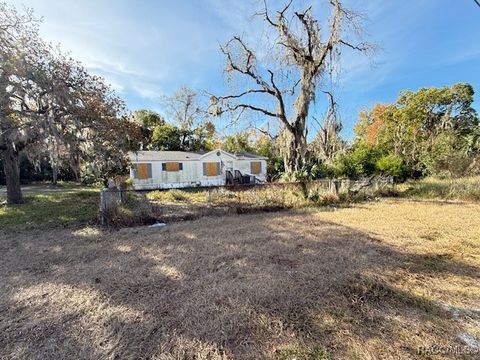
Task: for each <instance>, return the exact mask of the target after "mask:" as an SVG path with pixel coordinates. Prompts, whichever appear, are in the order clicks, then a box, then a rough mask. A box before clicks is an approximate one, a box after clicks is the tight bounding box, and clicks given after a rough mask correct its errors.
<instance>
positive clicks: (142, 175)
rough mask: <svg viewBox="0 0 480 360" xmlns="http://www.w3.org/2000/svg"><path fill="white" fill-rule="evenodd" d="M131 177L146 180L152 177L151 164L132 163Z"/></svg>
mask: <svg viewBox="0 0 480 360" xmlns="http://www.w3.org/2000/svg"><path fill="white" fill-rule="evenodd" d="M133 177H134V178H135V179H140V180H146V179H151V178H152V164H150V163H139V164H134V165H133Z"/></svg>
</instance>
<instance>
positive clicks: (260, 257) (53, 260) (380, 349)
mask: <svg viewBox="0 0 480 360" xmlns="http://www.w3.org/2000/svg"><path fill="white" fill-rule="evenodd" d="M5 244H7V245H5ZM5 244H4V246H3V250H5V254H6V256H5V257H3V258H2V260H1V270H2V273H3V276H2V279H1V280H0V282H1V285H2V289H5V291H3V292H2V294H1V295H0V310H1V312H2V314H3V317H2V319H1V320H0V357H2V356H7V357H8V356H12V357H16V356H15V355H18V354H21V355H22V354H23V355H26V356H25V357H29V358H39V359H40V358H42V359H48V358H52V359H53V358H71V357H75V358H92V359H93V358H151V357H155V356H157V357H159V358H162V359H163V358H165V359H170V358H172V359H178V358H180V359H194V358H201V357H202V356H203V357H204V358H209V359H222V358H233V357H234V358H260V357H262V356H263V357H264V358H276V357H278V358H281V357H282V354H284V353H285V352H287V353H289V351H290V350H291V349H297V348H299V349H304V350H305V349H307V350H308V349H317V348H320V349H324V350H325V351H327V352H328V353H331V354H333V355H334V356H335V357H346V358H352V357H355V356H356V357H360V358H364V357H368V356H372V357H393V358H412V357H415V356H416V351H417V347H418V346H424V345H426V344H442V345H459V343H458V340H456V335H457V333H458V331H459V329H458V326H457V325H456V324H455V323H454V322H452V319H451V318H450V315H449V314H448V313H447V312H446V311H444V310H443V308H442V307H441V306H439V304H436V303H434V302H432V301H429V300H428V299H425V298H422V297H420V296H418V295H415V294H413V293H412V292H409V291H406V290H405V289H402V288H401V287H400V286H399V285H398V284H396V283H395V282H394V281H391V279H389V278H388V277H385V276H383V275H384V274H387V273H391V272H395V270H396V269H403V270H405V269H408V271H409V272H410V273H411V274H412V275H419V276H426V277H428V276H434V275H435V272H437V273H438V272H442V271H444V272H447V271H448V272H454V273H455V275H457V276H463V277H465V276H467V277H469V278H472V279H473V278H475V277H478V269H477V268H474V267H472V266H469V265H466V264H462V263H458V262H455V261H453V260H452V259H443V261H445V262H446V263H447V266H444V267H439V268H434V269H425V268H423V267H422V266H418V267H412V266H411V261H412V260H411V259H412V257H411V256H412V255H410V254H404V253H401V252H399V251H397V250H396V249H393V248H391V247H389V246H387V245H385V244H383V243H382V242H381V241H379V239H376V238H374V237H371V236H370V235H369V234H367V233H364V232H360V231H358V230H355V229H352V228H349V227H346V226H342V225H339V224H336V223H333V222H326V221H318V220H316V219H315V218H314V217H313V216H309V215H308V214H291V213H288V212H282V213H270V214H250V215H243V216H231V217H223V218H222V217H220V218H203V219H200V220H196V221H191V222H185V223H177V224H172V225H168V226H167V227H166V228H164V229H150V228H133V229H124V230H121V231H117V232H111V233H108V232H107V233H104V232H102V231H100V230H98V229H86V230H84V231H71V230H70V231H68V230H64V231H63V232H46V233H44V234H43V235H42V236H40V237H32V238H25V239H23V241H12V242H8V243H5ZM295 351H296V350H295ZM299 351H300V352H299V354H302V353H301V351H303V350H299ZM304 353H305V354H310V353H313V350H312V351H311V352H309V351H306V352H305V351H304ZM23 355H22V356H19V357H23ZM296 356H297V358H298V359H301V358H302V357H301V356H300V357H299V356H298V354H297V355H296ZM302 356H303V355H302ZM306 356H309V355H304V358H308V357H306Z"/></svg>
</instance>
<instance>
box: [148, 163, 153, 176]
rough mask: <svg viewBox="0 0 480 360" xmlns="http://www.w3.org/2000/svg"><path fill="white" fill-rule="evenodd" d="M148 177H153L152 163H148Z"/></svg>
mask: <svg viewBox="0 0 480 360" xmlns="http://www.w3.org/2000/svg"><path fill="white" fill-rule="evenodd" d="M147 177H148V178H149V179H151V178H152V164H147Z"/></svg>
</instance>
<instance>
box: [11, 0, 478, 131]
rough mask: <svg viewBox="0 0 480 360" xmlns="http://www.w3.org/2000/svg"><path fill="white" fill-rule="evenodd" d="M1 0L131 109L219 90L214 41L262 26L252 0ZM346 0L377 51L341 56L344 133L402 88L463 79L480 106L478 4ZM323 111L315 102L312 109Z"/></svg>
mask: <svg viewBox="0 0 480 360" xmlns="http://www.w3.org/2000/svg"><path fill="white" fill-rule="evenodd" d="M7 2H8V3H11V4H14V5H15V6H22V5H25V6H28V7H32V8H33V9H34V10H35V12H36V14H37V16H42V17H43V24H42V28H41V33H42V35H43V37H44V38H45V39H46V40H48V41H51V42H54V43H61V46H62V48H63V49H64V50H65V51H69V52H71V54H72V55H73V56H74V57H75V58H77V59H78V60H81V61H82V62H83V63H84V65H85V66H86V67H87V68H88V69H89V70H90V71H91V72H92V73H95V74H98V75H101V76H103V77H105V78H106V79H107V81H108V82H109V83H110V84H111V85H112V86H113V87H114V88H115V89H116V91H117V92H118V93H119V95H120V96H121V97H122V98H123V99H124V100H125V101H126V103H127V105H128V107H129V109H130V110H135V109H139V108H149V109H154V110H157V111H159V112H161V113H163V114H164V113H165V112H164V109H163V106H162V101H161V98H162V96H164V95H169V94H171V93H172V92H174V91H175V90H176V89H178V88H179V87H180V86H181V85H187V86H189V87H191V88H194V89H198V90H208V91H209V92H211V93H216V94H224V93H225V91H226V89H227V87H226V85H225V76H224V73H223V66H224V58H223V57H222V55H221V54H220V52H219V50H218V46H219V43H224V42H225V41H226V40H228V39H229V38H230V37H231V36H233V35H235V34H241V35H243V36H244V37H245V38H246V39H247V40H249V41H252V42H255V39H256V38H257V37H258V34H260V33H261V32H262V31H263V28H262V25H261V24H260V23H259V19H256V18H252V17H251V14H252V13H254V12H255V11H256V10H258V2H257V1H253V0H229V1H227V0H225V1H222V0H203V1H201V0H189V1H187V0H185V1H179V0H176V1H175V0H162V1H153V0H150V1H147V0H136V1H133V0H129V1H127V0H83V1H75V0H62V1H60V0H7ZM270 2H271V3H272V5H273V4H274V3H277V4H278V0H275V1H270ZM299 2H300V4H305V3H307V1H306V0H299ZM346 2H347V4H348V5H349V6H350V7H353V8H355V9H356V10H359V11H361V12H362V13H364V14H365V15H366V16H367V17H368V19H369V21H368V24H367V29H368V32H369V39H370V40H371V41H373V42H375V43H377V44H378V45H379V46H380V47H381V50H380V51H378V52H377V53H376V54H375V55H374V57H373V59H369V58H365V57H361V56H358V55H356V54H352V53H346V54H345V58H344V59H343V61H342V69H343V71H342V72H341V76H340V77H339V79H338V83H337V84H336V86H335V89H336V90H335V92H336V96H337V97H338V101H339V105H340V112H341V116H342V120H343V123H344V131H343V134H344V136H346V137H347V138H351V137H352V126H353V124H354V123H355V121H356V119H357V115H358V112H359V111H360V110H362V109H365V108H369V107H371V106H372V105H373V104H375V103H376V102H392V101H394V100H395V99H396V97H397V95H398V93H399V92H400V91H401V90H403V89H411V90H416V89H418V88H420V87H427V86H444V85H451V84H454V83H456V82H469V83H471V84H472V85H473V86H474V88H475V89H476V90H477V91H478V94H477V95H476V102H475V107H476V108H477V110H478V109H480V7H479V6H477V5H476V4H475V2H474V1H473V0H403V1H394V0H363V1H354V0H350V1H346ZM314 3H315V4H321V3H322V1H321V0H315V1H314ZM315 6H316V5H315ZM319 6H320V8H319V13H320V12H321V11H322V8H321V6H324V5H319ZM372 60H373V61H372ZM323 111H324V109H323V108H322V104H321V103H319V104H317V108H315V109H314V112H313V113H314V114H321V113H323ZM219 128H221V126H219ZM312 131H314V129H313V130H312Z"/></svg>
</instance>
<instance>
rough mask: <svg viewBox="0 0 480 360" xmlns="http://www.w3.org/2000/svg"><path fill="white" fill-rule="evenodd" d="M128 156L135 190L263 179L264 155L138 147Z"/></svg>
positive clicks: (213, 184)
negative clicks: (153, 149)
mask: <svg viewBox="0 0 480 360" xmlns="http://www.w3.org/2000/svg"><path fill="white" fill-rule="evenodd" d="M129 157H130V162H131V164H132V167H131V169H130V178H131V179H132V181H133V187H134V189H136V190H144V189H173V188H184V187H197V186H223V185H230V184H251V183H257V182H264V181H266V172H267V158H265V157H262V156H257V155H254V154H249V153H237V154H231V153H228V152H226V151H223V150H213V151H209V152H204V153H202V152H185V151H138V152H136V153H130V154H129Z"/></svg>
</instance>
